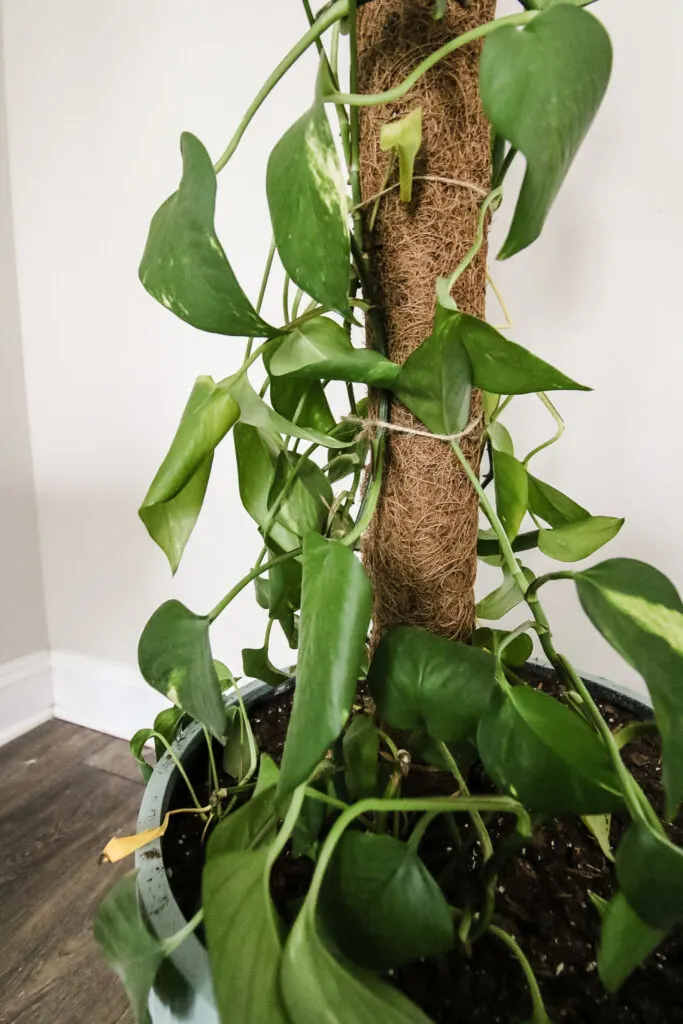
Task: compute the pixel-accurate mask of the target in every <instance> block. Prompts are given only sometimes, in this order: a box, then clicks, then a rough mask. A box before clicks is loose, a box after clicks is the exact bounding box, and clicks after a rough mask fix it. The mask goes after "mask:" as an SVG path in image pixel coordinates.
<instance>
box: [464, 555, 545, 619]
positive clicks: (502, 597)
mask: <svg viewBox="0 0 683 1024" xmlns="http://www.w3.org/2000/svg"><path fill="white" fill-rule="evenodd" d="M522 572H523V573H524V575H525V577H526V579H527V582H528V583H531V581H532V580H533V578H534V574H533V573H532V571H531V569H525V568H524V567H522ZM523 600H524V594H523V593H522V591H521V590H520V589H519V587H518V585H517V581H516V580H515V578H514V576H513V575H512V574H511V573H509V572H504V573H503V582H502V583H501V584H500V586H499V587H496V589H495V590H492V591H491V593H490V594H487V595H486V597H482V599H481V601H479V602H478V604H477V606H476V609H475V611H476V613H477V618H478V619H502V618H503V616H504V615H507V613H508V612H511V611H512V609H513V608H516V607H517V605H518V604H521V603H522V601H523Z"/></svg>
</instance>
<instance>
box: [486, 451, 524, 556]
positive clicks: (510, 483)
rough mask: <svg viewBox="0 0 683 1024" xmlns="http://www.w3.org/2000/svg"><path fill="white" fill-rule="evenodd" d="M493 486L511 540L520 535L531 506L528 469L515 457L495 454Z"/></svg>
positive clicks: (500, 453)
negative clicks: (528, 508)
mask: <svg viewBox="0 0 683 1024" xmlns="http://www.w3.org/2000/svg"><path fill="white" fill-rule="evenodd" d="M493 484H494V487H495V491H496V511H497V513H498V517H499V518H500V521H501V523H502V524H503V526H504V527H505V532H506V533H507V535H508V537H509V538H510V540H513V539H514V538H515V537H516V536H517V534H518V533H519V528H520V526H521V525H522V520H523V519H524V516H525V514H526V510H527V507H528V504H529V489H528V485H527V478H526V469H525V468H524V466H523V465H522V463H521V462H519V461H518V460H517V459H516V458H515V457H514V455H508V454H507V452H501V451H495V450H494V452H493Z"/></svg>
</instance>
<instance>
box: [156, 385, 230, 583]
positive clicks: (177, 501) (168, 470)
mask: <svg viewBox="0 0 683 1024" xmlns="http://www.w3.org/2000/svg"><path fill="white" fill-rule="evenodd" d="M239 414H240V410H239V406H238V405H237V403H236V402H235V400H234V398H233V397H232V395H231V394H230V393H229V391H228V389H227V388H226V387H225V386H224V385H216V384H214V382H213V380H212V379H211V377H198V378H197V380H196V381H195V384H194V387H193V388H192V393H191V394H190V397H189V399H188V402H187V405H186V406H185V409H184V411H183V415H182V416H181V419H180V423H179V425H178V429H177V430H176V434H175V437H174V438H173V441H172V442H171V447H170V448H169V450H168V454H167V455H166V457H165V459H164V461H163V462H162V463H161V466H160V467H159V469H158V471H157V474H156V476H155V477H154V480H153V481H152V485H151V487H150V489H149V491H148V492H147V496H146V497H145V500H144V501H143V503H142V505H141V506H140V509H139V512H138V515H139V516H140V519H141V520H142V521H143V523H144V524H145V526H146V527H147V530H148V532H149V535H150V537H151V538H152V540H154V541H155V542H156V543H157V544H158V545H159V547H160V548H161V549H162V551H164V552H165V554H166V556H167V558H168V560H169V562H170V564H171V570H172V571H173V572H174V573H175V571H176V569H177V568H178V565H179V563H180V558H181V556H182V553H183V551H184V549H185V545H186V544H187V542H188V540H189V538H190V534H191V533H192V530H193V528H194V524H195V523H196V521H197V517H198V515H199V513H200V511H201V507H202V503H203V501H204V495H205V494H206V488H207V485H208V482H209V476H210V474H211V463H212V460H213V452H214V449H215V448H216V446H217V445H218V444H219V443H220V441H222V439H223V438H224V437H225V435H226V434H227V432H228V431H229V430H230V428H231V427H232V426H233V424H234V423H236V422H237V419H238V417H239Z"/></svg>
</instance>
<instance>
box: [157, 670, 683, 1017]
mask: <svg viewBox="0 0 683 1024" xmlns="http://www.w3.org/2000/svg"><path fill="white" fill-rule="evenodd" d="M529 681H530V682H531V683H532V685H535V686H539V687H542V688H543V689H545V690H547V691H549V692H554V684H553V683H552V681H549V680H548V678H547V677H546V676H545V675H544V674H542V673H540V672H536V671H535V670H532V671H531V672H530V673H529ZM291 701H292V698H291V694H289V693H286V694H281V695H277V696H275V697H269V698H268V699H267V700H266V701H265V702H262V703H260V704H259V705H258V706H256V707H254V708H253V710H252V714H251V717H252V723H253V727H254V733H255V735H256V738H257V742H258V744H259V747H260V749H261V750H265V751H268V753H270V754H271V756H273V757H274V758H275V760H276V761H277V760H279V757H280V755H281V753H282V747H283V744H284V737H285V733H286V729H287V722H288V720H289V713H290V709H291ZM598 704H599V706H600V708H601V710H602V713H603V714H604V715H605V717H606V719H607V721H608V722H609V724H610V727H611V728H614V727H616V726H617V725H619V724H622V723H626V722H629V721H632V720H633V718H634V715H633V714H631V713H630V712H627V711H624V710H622V709H621V708H619V707H616V706H615V705H614V704H612V703H611V702H609V701H606V700H598ZM624 757H625V760H626V762H627V763H628V766H629V768H630V769H631V771H632V772H633V774H634V776H635V778H636V779H637V781H638V782H639V783H640V785H641V786H642V788H643V789H644V790H645V792H646V793H647V795H648V797H649V798H650V800H651V801H652V803H653V805H654V807H655V808H656V809H657V811H658V812H660V813H661V812H662V810H663V794H662V788H661V783H660V777H661V765H660V751H659V741H658V739H656V738H654V737H649V736H643V737H640V738H639V739H638V740H637V742H635V743H633V744H631V745H629V746H627V747H626V748H625V750H624ZM193 769H194V772H193V774H194V776H195V779H196V780H197V781H198V782H199V783H201V780H202V777H203V776H205V775H206V766H205V765H204V764H201V765H200V764H195V765H194V766H193ZM229 781H230V780H228V784H229ZM470 784H471V789H472V791H473V792H486V791H487V790H489V791H490V785H489V784H488V782H487V780H486V779H485V778H484V777H483V775H482V774H481V772H480V771H478V769H477V768H475V769H473V770H472V772H471V773H470ZM452 788H453V787H452V780H451V779H450V777H446V776H444V777H443V778H440V777H439V775H435V774H420V773H415V774H413V775H411V776H410V782H409V789H410V795H418V794H420V795H434V794H435V793H437V792H444V791H452ZM179 797H180V799H183V794H179ZM178 806H181V804H179V805H178ZM442 822H443V819H437V822H436V823H435V825H434V826H432V827H431V828H430V829H429V831H428V832H427V834H426V835H425V838H424V839H423V841H422V843H421V845H420V855H421V856H422V858H423V860H424V861H425V863H426V864H427V866H428V867H429V868H430V870H431V871H432V873H433V874H434V875H435V877H436V878H437V879H438V880H439V882H440V884H441V885H442V888H443V889H444V892H445V894H446V896H447V898H448V899H449V901H450V902H452V903H453V904H454V905H456V906H457V905H458V896H459V892H458V878H457V872H453V871H452V870H451V869H450V868H449V863H451V862H452V852H450V853H449V851H451V850H452V840H450V841H449V839H450V837H449V836H448V834H447V833H446V831H445V826H444V825H443V823H442ZM626 824H627V822H626V821H625V820H624V821H620V820H618V819H616V818H615V820H613V823H612V832H611V837H612V843H613V845H614V844H616V842H617V841H618V839H619V836H620V834H621V832H622V831H623V829H624V827H625V826H626ZM488 828H489V831H490V833H491V836H492V838H493V841H494V846H495V845H496V844H497V842H499V841H500V839H501V838H503V837H504V836H505V835H506V834H507V832H508V831H509V829H510V821H509V820H505V819H502V818H501V819H500V820H493V821H490V822H489V823H488ZM202 829H203V823H201V822H200V821H199V820H198V818H197V816H195V815H186V816H185V815H175V816H174V817H172V818H171V824H170V825H169V829H168V831H167V833H166V837H165V839H164V840H163V847H164V859H165V863H166V864H167V866H168V874H169V877H170V880H171V886H172V888H173V892H174V895H175V897H176V899H177V901H178V903H179V905H180V907H181V909H182V910H183V912H184V913H185V914H186V916H188V917H189V916H191V915H192V914H193V913H194V912H195V910H196V909H197V907H198V905H199V899H200V879H201V867H202V863H203V845H202V835H201V833H202ZM466 832H467V829H466V828H464V829H463V833H464V838H465V842H467V837H466ZM669 834H670V836H671V838H672V839H673V840H674V841H675V842H677V843H678V844H681V845H683V819H682V818H679V819H678V821H677V822H676V823H675V824H674V825H673V826H672V827H671V828H670V830H669ZM472 850H473V852H472V856H473V857H475V858H476V856H477V853H476V844H474V845H473V847H472ZM312 868H313V864H312V862H311V861H310V860H308V859H307V858H306V857H302V858H300V859H295V858H294V857H292V856H291V853H289V852H287V853H286V854H285V855H284V856H283V857H281V858H280V861H279V862H278V863H277V864H276V866H275V869H274V871H273V882H272V891H273V898H274V899H275V902H276V905H277V906H278V909H279V911H280V913H281V914H282V915H283V917H285V919H288V918H291V916H292V913H293V912H294V908H296V906H297V905H298V902H299V900H300V898H301V897H302V896H303V894H304V893H305V892H306V889H307V887H308V883H309V881H310V877H311V874H312ZM614 886H615V882H614V872H613V866H612V864H611V863H610V862H609V861H608V860H607V858H606V857H605V856H604V855H603V854H602V852H601V851H600V849H599V847H598V845H597V843H596V842H595V840H594V839H593V837H592V836H591V835H590V834H589V832H588V830H587V829H586V827H585V826H584V825H583V824H582V822H581V821H580V820H578V819H565V820H562V821H554V822H552V823H550V824H547V825H545V826H543V827H542V828H540V829H539V830H538V831H536V832H535V834H534V837H533V840H531V841H530V842H529V843H528V844H527V845H526V847H525V848H524V849H523V850H522V851H520V852H519V854H518V855H517V856H516V857H515V858H514V859H512V860H510V861H509V862H508V863H507V864H506V865H505V866H504V868H503V869H502V871H501V874H500V875H499V878H498V894H497V900H496V921H497V922H498V923H499V924H500V926H501V927H503V928H505V929H506V930H508V931H509V932H511V933H512V934H514V935H515V937H516V938H517V940H518V942H519V943H520V944H521V946H522V948H523V950H524V952H525V953H526V955H527V957H528V958H529V961H530V963H531V966H532V968H533V970H534V973H535V974H536V977H537V979H538V981H539V984H540V987H541V990H542V993H543V998H544V1000H545V1004H546V1009H547V1011H548V1014H549V1016H550V1019H551V1020H552V1021H553V1022H554V1024H558V1022H560V1021H562V1022H567V1024H598V1022H599V1024H646V1022H647V1024H674V1022H676V1021H683V931H678V932H677V933H674V934H673V935H672V936H671V937H669V939H667V940H666V941H665V942H664V943H663V944H662V945H661V946H660V947H659V949H658V950H657V951H656V952H655V953H654V954H653V955H652V956H651V957H650V959H649V960H648V961H647V962H646V964H645V965H644V966H643V967H641V968H639V969H638V970H636V971H635V972H634V973H633V974H632V975H631V977H630V978H629V980H628V981H627V982H626V983H625V984H624V986H623V987H622V989H621V990H620V992H619V993H618V994H617V995H608V994H607V993H606V992H605V991H604V989H603V987H602V984H601V982H600V979H599V977H598V973H597V966H596V959H595V958H596V942H597V939H598V936H599V917H598V913H597V911H596V910H595V908H594V906H593V904H592V903H591V901H590V898H589V892H594V893H597V894H598V895H599V896H603V897H604V898H606V899H608V898H609V897H610V895H611V893H612V892H613V890H614ZM391 980H393V981H394V983H395V984H396V985H397V986H398V987H399V988H400V989H401V990H402V991H403V992H404V993H405V994H406V995H408V996H409V997H410V998H411V999H413V1000H414V1001H415V1002H416V1003H418V1005H419V1006H421V1007H422V1009H423V1010H424V1011H425V1013H426V1014H427V1015H428V1016H429V1017H430V1018H431V1019H432V1020H433V1021H434V1022H435V1024H452V1022H454V1021H457V1022H458V1024H521V1022H522V1021H529V1020H530V1018H531V1003H530V999H529V991H528V988H527V986H526V983H525V981H524V979H523V976H522V972H521V969H520V967H519V964H518V962H517V961H516V960H515V959H514V958H513V957H512V956H511V954H510V953H509V952H508V950H507V948H506V947H505V946H503V945H502V944H501V943H500V941H499V940H497V939H496V938H494V937H492V936H490V935H487V936H484V937H483V938H481V939H480V940H479V941H477V942H475V943H474V944H473V945H472V948H471V951H470V955H469V956H468V955H467V954H466V953H465V952H464V951H462V950H458V951H456V952H454V953H452V954H450V955H449V956H447V957H443V958H440V959H436V960H431V961H426V962H420V963H415V964H411V965H409V966H407V967H404V968H401V969H400V970H399V971H397V972H395V973H394V972H392V975H391Z"/></svg>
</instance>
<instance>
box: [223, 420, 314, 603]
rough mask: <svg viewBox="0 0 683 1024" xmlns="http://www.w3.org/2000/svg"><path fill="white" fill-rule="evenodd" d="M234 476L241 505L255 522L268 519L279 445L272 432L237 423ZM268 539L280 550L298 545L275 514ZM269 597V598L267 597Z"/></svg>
mask: <svg viewBox="0 0 683 1024" xmlns="http://www.w3.org/2000/svg"><path fill="white" fill-rule="evenodd" d="M234 440H235V457H236V460H237V479H238V484H239V491H240V498H241V499H242V505H243V506H244V508H245V509H246V510H247V512H248V513H249V515H250V516H251V517H252V519H254V520H255V521H256V522H257V523H258V525H259V526H260V527H261V528H263V527H264V526H265V525H266V524H267V523H269V522H270V515H269V509H270V500H269V498H270V493H271V489H272V486H273V482H274V480H275V467H276V465H277V460H278V456H279V454H280V452H281V450H282V449H281V446H280V444H279V443H278V441H279V439H278V436H277V435H276V434H273V433H272V432H270V431H268V430H258V429H257V428H256V427H250V426H247V424H244V423H238V424H237V425H236V426H235V430H234ZM268 539H269V541H270V542H271V543H273V544H275V545H277V547H278V548H279V549H281V550H282V551H292V550H293V549H294V548H296V547H298V546H299V538H298V537H297V535H296V534H295V533H292V531H291V530H288V529H287V528H286V527H285V526H283V524H282V523H281V522H279V520H278V519H277V518H276V519H275V520H274V521H273V522H270V525H269V528H268ZM271 599H272V598H271Z"/></svg>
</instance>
